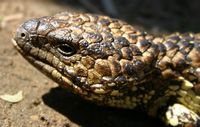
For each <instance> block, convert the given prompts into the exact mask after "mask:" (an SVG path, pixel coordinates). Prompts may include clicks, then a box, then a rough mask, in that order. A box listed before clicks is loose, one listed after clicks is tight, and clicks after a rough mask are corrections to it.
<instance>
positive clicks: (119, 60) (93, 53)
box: [13, 12, 200, 127]
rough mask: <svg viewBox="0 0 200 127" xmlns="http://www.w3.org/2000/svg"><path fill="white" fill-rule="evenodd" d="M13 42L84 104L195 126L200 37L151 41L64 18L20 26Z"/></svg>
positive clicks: (109, 21)
mask: <svg viewBox="0 0 200 127" xmlns="http://www.w3.org/2000/svg"><path fill="white" fill-rule="evenodd" d="M13 40H14V41H13V44H14V46H15V47H16V49H17V50H18V51H19V53H20V54H21V55H22V56H23V57H24V58H25V59H26V60H27V61H29V62H30V63H31V64H32V65H33V66H35V67H36V68H37V69H38V70H40V71H41V72H42V73H44V74H45V75H47V76H48V77H49V78H51V79H52V80H54V81H55V82H57V83H58V84H59V85H60V86H62V87H64V88H66V89H68V90H70V91H72V92H73V93H74V94H78V95H80V96H81V97H82V98H83V99H86V100H89V101H91V102H94V103H96V104H98V105H106V106H111V107H117V108H126V109H135V110H138V111H141V112H146V113H147V114H148V115H150V116H153V117H159V118H160V119H161V120H162V121H163V122H165V123H166V125H167V126H177V127H186V126H187V127H188V126H192V127H200V84H199V83H200V34H198V33H196V34H193V33H187V34H181V33H178V32H177V33H173V34H170V35H161V36H154V35H151V34H149V33H147V32H145V31H143V30H139V29H137V28H136V27H134V26H132V25H129V24H128V23H126V22H125V21H122V20H119V19H114V18H110V17H108V16H103V15H95V14H89V13H78V12H62V13H58V14H55V15H53V16H45V17H40V18H35V19H30V20H27V21H25V22H24V23H22V24H21V25H20V26H19V27H18V28H17V30H16V35H15V37H14V39H13Z"/></svg>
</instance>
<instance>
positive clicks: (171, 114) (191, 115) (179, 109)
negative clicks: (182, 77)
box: [162, 103, 200, 127]
mask: <svg viewBox="0 0 200 127" xmlns="http://www.w3.org/2000/svg"><path fill="white" fill-rule="evenodd" d="M162 119H163V120H164V121H165V122H166V123H167V124H168V125H170V126H173V127H200V117H199V116H198V115H197V114H196V113H195V112H193V111H192V110H190V109H188V108H187V107H185V106H183V105H182V104H179V103H175V104H173V105H171V106H169V107H168V109H167V111H166V112H165V116H164V117H163V118H162Z"/></svg>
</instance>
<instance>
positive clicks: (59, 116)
mask: <svg viewBox="0 0 200 127" xmlns="http://www.w3.org/2000/svg"><path fill="white" fill-rule="evenodd" d="M62 11H79V12H89V13H95V14H102V15H109V16H111V17H114V18H119V19H122V20H125V21H127V22H128V23H130V24H134V25H136V26H138V27H140V28H141V29H143V30H145V31H148V32H149V33H152V34H155V35H159V34H163V33H164V34H166V33H172V32H181V33H187V32H194V33H197V32H200V25H199V23H200V1H199V0H0V95H4V94H10V95H13V94H16V93H17V92H18V91H22V93H23V99H22V100H21V101H19V102H18V103H10V102H7V101H5V100H2V99H0V127H71V126H72V127H79V126H83V127H102V126H104V127H113V126H115V127H121V126H124V127H130V126H134V127H162V126H163V124H162V123H161V122H160V121H159V120H157V119H153V118H150V117H148V116H146V115H145V114H142V113H138V112H136V111H134V110H122V109H115V108H108V107H100V106H96V105H94V104H91V103H88V102H86V101H83V100H82V99H80V98H79V97H77V96H75V95H73V94H71V93H69V92H67V91H66V90H63V89H60V88H59V87H58V86H57V84H56V83H54V82H52V81H51V80H49V79H48V78H46V77H45V76H44V75H42V74H41V73H40V72H38V71H37V70H36V69H35V68H33V67H32V66H31V65H29V64H28V63H27V62H26V61H25V60H24V59H23V58H22V57H21V56H20V55H19V54H18V53H17V51H16V50H15V49H14V47H13V46H12V43H11V39H12V38H13V36H14V34H15V30H16V28H17V26H18V25H19V24H20V23H22V22H23V21H25V20H28V19H31V18H36V17H41V16H47V15H52V14H55V13H58V12H62Z"/></svg>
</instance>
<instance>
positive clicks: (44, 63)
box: [12, 38, 84, 94]
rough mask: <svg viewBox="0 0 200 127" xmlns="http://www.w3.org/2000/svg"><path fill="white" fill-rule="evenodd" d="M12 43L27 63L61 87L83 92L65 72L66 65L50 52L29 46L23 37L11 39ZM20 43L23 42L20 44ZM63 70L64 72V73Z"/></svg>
mask: <svg viewBox="0 0 200 127" xmlns="http://www.w3.org/2000/svg"><path fill="white" fill-rule="evenodd" d="M12 43H13V45H14V47H15V48H16V49H17V50H18V51H19V52H20V54H21V55H22V56H23V57H24V58H25V59H26V60H27V61H28V62H29V63H31V64H32V65H33V66H35V67H36V68H37V69H38V70H39V71H41V72H42V73H44V74H45V75H46V76H48V77H49V78H50V79H52V80H54V81H55V82H57V83H58V84H59V85H61V86H62V87H66V88H67V89H72V91H73V92H75V93H79V94H80V93H84V92H83V90H82V89H81V88H80V87H78V86H77V85H75V84H74V83H73V82H72V80H73V79H72V77H71V76H70V74H67V70H66V69H67V68H66V67H67V66H65V65H61V62H60V61H59V59H58V58H57V57H55V56H53V55H52V54H51V53H50V52H48V51H44V50H41V49H39V48H37V47H34V46H31V44H30V43H29V42H24V40H23V39H16V38H15V39H12ZM22 43H24V44H23V45H22ZM42 54H43V55H42ZM48 57H49V59H48ZM50 59H51V60H50ZM52 61H54V62H56V61H57V64H56V63H52ZM59 64H60V65H59ZM59 66H60V68H58V67H59ZM64 70H65V72H66V73H64Z"/></svg>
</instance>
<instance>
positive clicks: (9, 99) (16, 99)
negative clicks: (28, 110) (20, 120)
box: [0, 91, 23, 103]
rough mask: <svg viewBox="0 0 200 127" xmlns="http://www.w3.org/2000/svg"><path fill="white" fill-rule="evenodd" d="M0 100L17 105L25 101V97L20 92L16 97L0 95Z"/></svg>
mask: <svg viewBox="0 0 200 127" xmlns="http://www.w3.org/2000/svg"><path fill="white" fill-rule="evenodd" d="M0 98H1V99H2V100H4V101H7V102H11V103H17V102H20V101H21V100H22V99H23V95H22V91H19V92H18V93H16V94H14V95H10V94H4V95H0Z"/></svg>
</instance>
